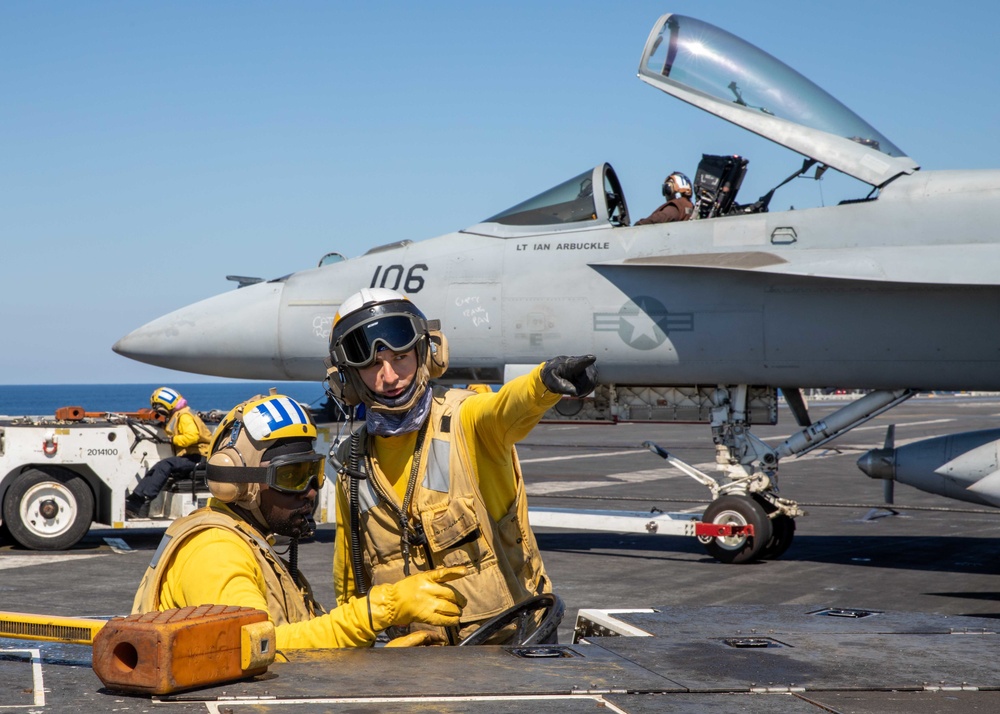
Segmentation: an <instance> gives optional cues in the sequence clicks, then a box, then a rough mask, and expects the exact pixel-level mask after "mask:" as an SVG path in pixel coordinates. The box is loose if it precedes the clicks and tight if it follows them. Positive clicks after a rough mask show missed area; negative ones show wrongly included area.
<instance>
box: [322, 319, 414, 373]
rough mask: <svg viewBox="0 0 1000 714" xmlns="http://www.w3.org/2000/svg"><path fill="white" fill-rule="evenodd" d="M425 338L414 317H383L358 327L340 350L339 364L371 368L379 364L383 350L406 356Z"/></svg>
mask: <svg viewBox="0 0 1000 714" xmlns="http://www.w3.org/2000/svg"><path fill="white" fill-rule="evenodd" d="M422 334H423V326H422V325H421V324H420V321H419V319H418V318H417V317H416V316H413V315H406V314H395V315H379V316H378V317H374V318H372V319H371V320H368V321H367V322H363V323H361V324H360V325H358V326H356V327H354V328H353V329H352V330H351V331H350V332H348V333H347V334H346V335H344V336H343V337H342V338H341V340H340V342H339V344H338V345H337V346H336V351H337V353H338V354H337V355H336V356H337V360H338V362H340V363H341V364H346V365H348V366H349V367H367V366H368V365H370V364H371V363H372V362H374V361H375V354H376V353H377V352H378V350H379V346H380V345H381V346H384V347H387V348H389V349H390V350H392V351H393V352H406V351H407V350H409V349H410V348H412V347H413V346H414V345H415V344H417V341H418V340H419V339H420V337H421V336H422Z"/></svg>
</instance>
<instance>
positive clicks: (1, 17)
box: [0, 0, 1000, 384]
mask: <svg viewBox="0 0 1000 714" xmlns="http://www.w3.org/2000/svg"><path fill="white" fill-rule="evenodd" d="M666 12H678V13H682V14H687V15H692V16H695V17H698V18H700V19H703V20H706V21H708V22H711V23H713V24H716V25H718V26H720V27H722V28H724V29H726V30H728V31H730V32H732V33H734V34H737V35H740V36H741V37H743V38H744V39H747V40H748V41H750V42H753V43H754V44H757V45H758V46H760V47H762V48H763V49H765V50H767V51H768V52H770V53H771V54H773V55H775V56H776V57H778V58H779V59H781V60H783V61H785V62H786V63H787V64H789V65H791V66H793V67H794V68H795V69H797V70H799V71H800V72H801V73H803V74H804V75H806V76H807V77H809V78H810V79H812V80H813V81H814V82H816V83H817V84H819V85H820V86H822V87H824V88H825V89H827V91H829V92H830V93H831V94H833V95H834V96H836V97H837V98H839V99H840V100H841V101H843V102H844V103H845V104H847V105H848V106H850V107H851V108H852V109H854V110H855V111H856V112H857V113H858V114H860V115H861V116H862V117H863V118H865V119H866V120H867V121H868V122H869V123H871V124H872V125H873V126H875V127H876V128H877V129H878V130H879V131H881V132H882V133H883V134H885V135H886V136H887V137H889V138H890V139H891V140H892V141H893V142H894V143H895V144H896V145H897V146H899V147H900V148H902V149H903V150H904V151H906V152H907V153H908V154H909V155H910V156H912V157H913V158H914V159H915V160H916V161H917V162H918V163H920V164H921V166H922V167H923V168H925V169H946V168H997V167H1000V136H998V135H1000V131H998V127H1000V109H998V101H1000V75H998V74H997V67H998V66H1000V43H997V42H996V28H997V27H998V26H1000V5H997V4H995V3H956V4H955V5H948V6H945V5H942V4H940V3H930V2H923V1H922V0H914V1H910V2H903V1H898V0H883V1H882V2H879V3H871V2H868V1H864V2H862V1H860V0H858V1H856V0H841V1H840V2H836V3H829V2H807V1H805V0H798V1H791V0H782V1H774V2H747V1H746V0H742V1H737V0H715V1H714V2H708V1H701V2H694V1H692V0H687V1H685V0H675V1H674V2H647V1H645V0H642V1H637V0H633V1H630V2H626V3H608V2H606V0H605V1H603V2H596V1H590V0H577V1H575V2H552V3H544V4H543V3H539V2H527V1H526V2H505V3H474V2H458V1H454V2H435V1H434V0H426V1H424V2H370V3H348V2H304V1H298V0H288V1H286V2H280V3H279V2H266V3H265V2H207V3H206V2H157V3H152V2H149V3H146V2H143V3H138V2H100V1H94V0H91V1H88V2H79V3H73V2H46V1H31V2H28V1H27V0H23V1H22V0H7V1H6V2H3V3H0V246H2V250H3V255H2V258H0V285H2V290H3V293H2V294H3V300H2V301H0V321H2V325H3V340H2V343H0V344H2V347H0V384H33V383H43V384H59V383H105V382H170V381H175V382H191V381H199V379H200V378H198V377H194V376H192V375H188V374H180V373H176V372H171V371H169V370H164V369H160V368H156V367H151V366H148V365H142V364H139V363H136V362H132V361H130V360H127V359H125V358H123V357H120V356H118V355H116V354H114V353H113V352H112V351H111V345H112V344H113V343H114V342H115V341H116V340H117V339H118V338H119V337H121V336H123V335H124V334H126V333H127V332H129V331H131V330H132V329H134V328H136V327H138V326H140V325H142V324H144V323H145V322H148V321H149V320H151V319H153V318H155V317H158V316H160V315H162V314H165V313H167V312H170V311H172V310H174V309H176V308H179V307H182V306H184V305H186V304H189V303H191V302H194V301H196V300H200V299H202V298H205V297H209V296H211V295H214V294H217V293H220V292H224V291H226V290H230V289H233V287H234V284H233V283H230V282H227V281H226V280H225V276H226V275H228V274H237V275H251V276H261V277H265V278H273V277H277V276H280V275H283V274H286V273H289V272H292V271H294V270H298V269H301V268H305V267H310V266H312V265H315V263H316V261H317V260H318V259H319V258H320V256H322V255H323V254H324V253H326V252H328V251H333V250H336V251H339V252H341V253H343V254H345V255H347V256H348V257H351V256H355V255H359V254H361V253H363V252H364V251H365V250H367V249H368V248H370V247H372V246H375V245H381V244H384V243H388V242H391V241H396V240H401V239H404V238H409V239H412V240H420V239H423V238H430V237H433V236H435V235H440V234H442V233H447V232H450V231H452V230H457V229H461V228H464V227H466V226H469V225H472V224H474V223H477V222H479V221H480V220H482V219H483V218H485V217H487V216H490V215H493V214H495V213H498V212H499V211H501V210H503V209H504V208H507V207H508V206H511V205H513V204H515V203H518V202H520V201H521V200H523V199H525V198H528V197H530V196H532V195H534V194H536V193H539V192H541V191H543V190H544V189H546V188H549V187H550V186H552V185H555V184H557V183H560V182H561V181H563V180H565V179H566V178H569V177H570V176H573V175H576V174H578V173H580V172H581V171H583V170H585V169H587V168H588V167H592V166H595V165H597V164H599V163H601V162H603V161H608V162H610V163H611V164H612V165H613V166H614V167H615V169H616V171H617V173H618V175H619V177H620V179H621V181H622V184H623V187H624V190H625V193H626V197H627V199H628V202H629V207H630V209H631V212H632V214H633V215H634V216H640V215H643V214H645V213H648V212H649V211H650V210H652V209H653V208H654V207H655V206H656V205H657V204H658V202H659V200H658V199H659V198H660V196H659V187H660V182H661V181H662V180H663V177H664V175H665V174H666V173H667V172H669V171H671V170H675V169H676V170H682V171H685V172H686V173H688V174H689V175H690V176H692V177H693V174H694V169H695V167H696V166H697V163H698V160H699V159H700V157H701V154H702V153H710V154H711V153H715V154H724V153H739V154H742V155H743V156H746V157H748V158H749V159H750V167H749V168H750V170H749V173H748V176H747V179H746V181H745V182H744V184H743V189H742V192H741V197H743V198H744V199H748V198H752V197H756V196H759V195H761V194H763V193H764V192H766V191H767V190H768V189H769V188H771V187H772V186H774V185H775V184H777V183H778V182H779V181H780V180H781V179H783V178H784V177H785V176H787V175H789V174H790V173H792V171H794V170H795V168H797V167H798V166H799V165H800V163H801V157H799V156H798V155H796V154H793V153H792V152H789V151H787V150H785V149H782V148H781V147H778V146H775V145H773V144H770V143H769V142H766V141H764V140H762V139H758V138H756V137H753V136H751V135H749V134H747V133H746V132H744V131H742V130H740V129H737V128H735V127H731V126H730V125H728V124H726V123H724V122H722V121H721V120H718V119H715V118H714V117H711V116H709V115H707V114H704V113H702V112H700V111H698V110H696V109H694V108H691V107H688V106H687V105H684V104H682V103H679V102H677V101H676V100H673V99H671V98H670V97H668V96H667V95H665V94H662V93H660V92H658V91H657V90H655V89H653V88H652V87H649V86H647V85H645V84H644V83H642V82H640V81H639V80H638V79H637V78H636V68H637V64H638V61H639V56H640V53H641V51H642V46H643V44H644V43H645V40H646V37H647V35H648V33H649V30H650V28H651V27H652V25H653V23H654V21H655V20H656V19H657V17H659V16H660V15H661V14H663V13H666ZM832 174H834V172H832V171H831V172H828V174H827V176H826V177H825V178H824V180H823V181H822V182H820V183H818V184H817V183H816V182H805V181H800V182H796V183H795V184H794V185H793V186H791V187H789V188H788V189H782V190H781V191H779V193H778V194H777V195H776V197H775V199H774V202H773V203H772V210H779V209H784V208H787V207H788V205H790V204H791V205H796V206H799V207H805V206H814V205H821V204H822V203H827V204H830V203H835V202H836V201H837V200H839V199H840V198H844V197H858V196H860V195H863V193H864V189H865V187H864V186H863V185H861V184H858V183H856V182H853V180H848V179H843V178H842V177H837V176H833V175H832Z"/></svg>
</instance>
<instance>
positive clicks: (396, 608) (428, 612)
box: [368, 566, 466, 632]
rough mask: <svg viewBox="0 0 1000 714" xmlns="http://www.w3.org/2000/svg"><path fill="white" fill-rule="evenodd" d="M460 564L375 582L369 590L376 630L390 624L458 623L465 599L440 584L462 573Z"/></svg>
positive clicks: (459, 576) (373, 623) (369, 601)
mask: <svg viewBox="0 0 1000 714" xmlns="http://www.w3.org/2000/svg"><path fill="white" fill-rule="evenodd" d="M465 573H466V569H465V567H463V566H459V567H455V568H439V569H437V570H428V571H427V572H425V573H417V574H416V575H411V576H410V577H408V578H403V579H402V580H400V581H399V582H398V583H383V584H381V585H376V586H375V587H373V588H372V589H371V592H369V593H368V608H369V613H370V615H371V624H372V627H373V628H375V631H376V632H380V631H382V630H384V629H385V628H387V627H390V626H392V625H400V626H402V625H409V624H410V623H411V622H426V623H427V624H429V625H438V626H440V627H449V626H452V625H457V624H458V616H459V615H461V614H462V607H463V606H464V605H465V598H464V597H462V596H461V595H459V594H458V593H457V592H455V591H454V590H453V589H452V588H450V587H448V586H447V585H443V584H442V583H447V582H450V581H452V580H457V579H458V578H461V577H462V576H463V575H465Z"/></svg>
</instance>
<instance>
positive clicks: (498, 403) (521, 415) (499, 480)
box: [333, 365, 562, 603]
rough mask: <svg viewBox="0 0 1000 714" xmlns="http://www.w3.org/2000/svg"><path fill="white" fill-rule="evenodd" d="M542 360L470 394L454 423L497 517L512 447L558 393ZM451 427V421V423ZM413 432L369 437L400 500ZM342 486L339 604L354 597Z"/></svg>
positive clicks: (512, 484) (511, 478) (511, 487)
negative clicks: (545, 378)
mask: <svg viewBox="0 0 1000 714" xmlns="http://www.w3.org/2000/svg"><path fill="white" fill-rule="evenodd" d="M541 375H542V365H538V366H537V367H535V368H534V369H533V370H531V372H529V373H528V374H526V375H523V376H521V377H518V378H516V379H512V380H511V381H510V382H508V383H507V384H505V385H504V386H503V387H501V388H500V390H499V391H497V392H484V393H479V394H474V395H472V396H470V397H468V398H467V399H466V400H465V401H463V402H462V406H461V408H460V409H459V412H458V417H459V418H458V422H459V425H460V428H461V429H462V431H463V433H464V436H465V441H466V443H467V444H468V449H469V461H470V463H471V464H472V467H473V470H474V471H475V478H477V479H478V484H479V490H480V493H482V496H483V501H484V502H485V505H486V508H487V510H488V511H489V513H490V516H491V517H492V518H493V519H494V520H499V519H500V518H502V517H503V515H504V514H505V513H506V512H507V511H508V510H509V509H510V507H511V504H512V503H513V502H514V499H515V497H516V496H517V485H518V484H517V474H516V473H515V470H514V463H513V447H514V445H515V444H516V443H517V442H518V441H520V440H521V439H523V438H525V437H526V436H527V435H528V434H529V433H531V430H532V429H533V428H535V425H537V424H538V422H539V421H540V420H541V418H542V417H543V416H544V415H545V412H546V411H548V410H549V409H550V408H551V407H553V406H554V405H555V404H556V403H557V402H558V401H559V400H560V399H561V398H562V395H561V394H557V393H555V392H550V391H549V390H548V389H546V388H545V385H544V384H542V376H541ZM453 428H454V426H453ZM416 441H417V432H416V431H413V432H410V433H408V434H402V435H400V436H388V437H383V436H377V437H375V438H374V439H373V442H374V452H373V454H372V456H373V458H374V459H376V460H377V462H378V465H379V468H380V469H381V470H382V472H383V473H384V474H385V476H386V479H387V480H388V481H389V482H390V483H391V484H392V487H393V490H394V491H395V492H396V494H397V495H398V496H399V500H400V502H402V500H403V497H404V495H405V493H406V483H407V479H408V477H409V473H410V468H411V466H412V464H413V451H414V448H415V447H416ZM339 487H340V481H339V480H338V492H337V535H336V541H335V544H334V566H333V585H334V591H335V592H336V595H337V602H338V603H345V602H348V601H349V599H350V598H351V597H353V596H354V573H353V571H352V569H351V543H350V522H351V516H350V499H349V498H348V494H347V493H345V492H344V490H343V489H342V488H339Z"/></svg>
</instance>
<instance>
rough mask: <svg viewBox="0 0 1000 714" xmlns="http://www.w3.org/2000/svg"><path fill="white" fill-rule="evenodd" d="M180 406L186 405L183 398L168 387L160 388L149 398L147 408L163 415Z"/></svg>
mask: <svg viewBox="0 0 1000 714" xmlns="http://www.w3.org/2000/svg"><path fill="white" fill-rule="evenodd" d="M182 404H187V402H185V401H184V397H182V396H181V393H180V392H178V391H177V390H176V389H171V388H170V387H160V388H159V389H157V390H155V391H154V392H153V394H152V396H150V398H149V406H151V407H152V408H153V411H155V412H160V413H164V414H170V413H171V412H172V411H173V410H174V409H177V408H178V407H180V406H181V405H182Z"/></svg>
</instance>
